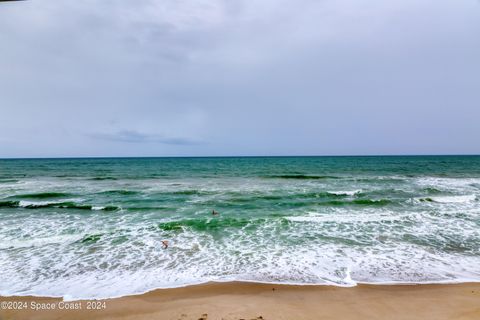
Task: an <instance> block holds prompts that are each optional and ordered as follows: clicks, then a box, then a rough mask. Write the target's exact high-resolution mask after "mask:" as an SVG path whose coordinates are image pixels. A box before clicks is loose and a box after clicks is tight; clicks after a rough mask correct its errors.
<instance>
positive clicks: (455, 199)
mask: <svg viewBox="0 0 480 320" xmlns="http://www.w3.org/2000/svg"><path fill="white" fill-rule="evenodd" d="M476 198H477V197H476V196H475V195H474V194H470V195H463V196H443V197H427V198H418V199H417V200H419V201H421V202H438V203H468V202H472V201H475V200H476Z"/></svg>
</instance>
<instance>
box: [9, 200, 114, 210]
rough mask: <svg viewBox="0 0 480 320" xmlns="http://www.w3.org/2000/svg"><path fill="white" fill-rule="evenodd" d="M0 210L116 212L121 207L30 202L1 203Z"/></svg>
mask: <svg viewBox="0 0 480 320" xmlns="http://www.w3.org/2000/svg"><path fill="white" fill-rule="evenodd" d="M0 208H24V209H42V208H59V209H78V210H102V211H116V210H119V209H120V207H117V206H93V205H88V204H80V203H75V202H70V201H66V202H48V201H42V202H30V201H1V202H0Z"/></svg>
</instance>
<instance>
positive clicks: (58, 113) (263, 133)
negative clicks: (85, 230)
mask: <svg viewBox="0 0 480 320" xmlns="http://www.w3.org/2000/svg"><path fill="white" fill-rule="evenodd" d="M479 138H480V1H479V0H436V1H433V0H390V1H384V0H262V1H255V0H196V1H187V0H136V1H123V0H122V1H121V0H102V1H97V0H83V1H78V0H62V1H58V0H29V1H18V2H0V158H8V157H98V156H236V155H239V156H243V155H271V156H276V155H370V154H385V155H389V154H480V139H479Z"/></svg>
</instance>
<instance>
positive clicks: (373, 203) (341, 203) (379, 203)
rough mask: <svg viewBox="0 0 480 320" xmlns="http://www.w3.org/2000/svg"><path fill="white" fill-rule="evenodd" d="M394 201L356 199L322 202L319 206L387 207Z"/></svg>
mask: <svg viewBox="0 0 480 320" xmlns="http://www.w3.org/2000/svg"><path fill="white" fill-rule="evenodd" d="M391 203H392V200H388V199H355V200H351V201H341V200H332V201H326V202H320V203H318V205H322V206H347V205H361V206H385V205H388V204H391Z"/></svg>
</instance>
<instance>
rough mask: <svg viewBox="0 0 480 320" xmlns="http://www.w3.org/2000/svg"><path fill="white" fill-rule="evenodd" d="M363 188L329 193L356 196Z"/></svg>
mask: <svg viewBox="0 0 480 320" xmlns="http://www.w3.org/2000/svg"><path fill="white" fill-rule="evenodd" d="M361 192H362V190H352V191H328V193H329V194H332V195H335V196H354V195H356V194H359V193H361Z"/></svg>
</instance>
